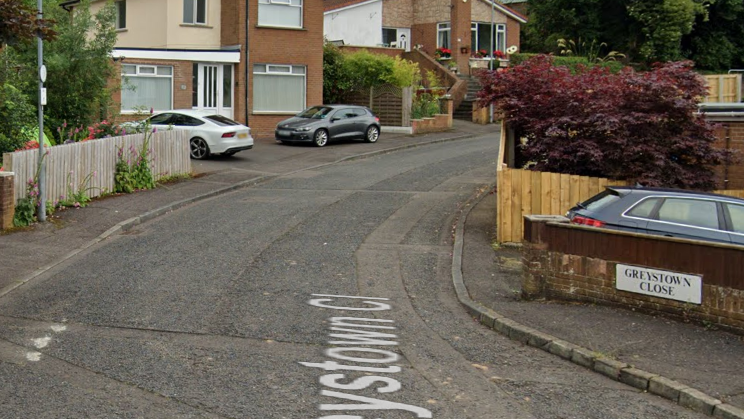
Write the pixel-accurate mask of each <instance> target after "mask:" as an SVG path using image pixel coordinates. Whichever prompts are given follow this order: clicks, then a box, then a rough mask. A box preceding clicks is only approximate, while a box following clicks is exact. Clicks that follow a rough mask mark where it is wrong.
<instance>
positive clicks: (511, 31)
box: [504, 18, 520, 52]
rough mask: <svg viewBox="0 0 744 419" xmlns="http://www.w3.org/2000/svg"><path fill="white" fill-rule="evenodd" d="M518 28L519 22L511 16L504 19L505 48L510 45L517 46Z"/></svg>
mask: <svg viewBox="0 0 744 419" xmlns="http://www.w3.org/2000/svg"><path fill="white" fill-rule="evenodd" d="M519 28H520V24H519V22H517V21H516V20H514V19H511V18H509V19H507V20H506V48H509V47H510V46H512V45H516V46H517V47H519V45H520V44H519ZM504 52H506V51H504Z"/></svg>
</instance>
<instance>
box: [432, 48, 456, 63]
mask: <svg viewBox="0 0 744 419" xmlns="http://www.w3.org/2000/svg"><path fill="white" fill-rule="evenodd" d="M451 57H452V50H450V49H449V48H441V47H440V48H437V50H436V51H434V58H436V59H437V60H440V61H441V60H449V59H450V58H451Z"/></svg>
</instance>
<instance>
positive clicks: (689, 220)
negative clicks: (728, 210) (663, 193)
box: [659, 198, 718, 229]
mask: <svg viewBox="0 0 744 419" xmlns="http://www.w3.org/2000/svg"><path fill="white" fill-rule="evenodd" d="M659 221H667V222H670V223H677V224H685V225H689V226H695V227H704V228H713V229H717V228H718V210H717V206H716V203H715V201H704V200H699V199H685V198H667V199H665V200H664V203H662V204H661V208H659Z"/></svg>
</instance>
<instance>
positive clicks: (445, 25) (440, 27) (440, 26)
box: [437, 22, 452, 49]
mask: <svg viewBox="0 0 744 419" xmlns="http://www.w3.org/2000/svg"><path fill="white" fill-rule="evenodd" d="M442 32H447V33H449V36H448V37H447V39H449V43H450V44H449V45H441V43H440V40H441V37H440V36H439V35H440V34H441V33H442ZM437 48H447V49H452V25H450V22H441V23H437Z"/></svg>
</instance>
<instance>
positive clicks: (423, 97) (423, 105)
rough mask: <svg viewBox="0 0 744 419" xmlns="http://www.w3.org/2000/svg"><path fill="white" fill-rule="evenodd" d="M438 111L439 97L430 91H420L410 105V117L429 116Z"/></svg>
mask: <svg viewBox="0 0 744 419" xmlns="http://www.w3.org/2000/svg"><path fill="white" fill-rule="evenodd" d="M438 113H439V98H438V97H437V96H435V95H433V94H431V93H421V94H419V95H417V96H416V99H415V100H414V101H413V104H412V105H411V118H412V119H421V118H430V117H432V116H434V115H435V114H438Z"/></svg>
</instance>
